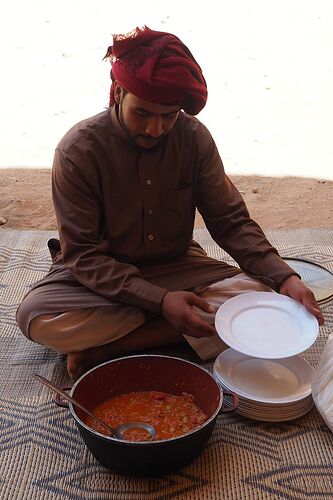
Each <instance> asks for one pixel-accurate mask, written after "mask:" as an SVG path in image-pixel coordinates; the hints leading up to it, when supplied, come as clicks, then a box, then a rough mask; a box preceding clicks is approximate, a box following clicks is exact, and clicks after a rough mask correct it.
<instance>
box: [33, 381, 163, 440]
mask: <svg viewBox="0 0 333 500" xmlns="http://www.w3.org/2000/svg"><path fill="white" fill-rule="evenodd" d="M32 376H33V377H34V378H35V379H37V380H38V381H39V382H41V383H42V384H44V385H46V386H47V387H49V389H52V390H53V391H55V392H57V393H58V394H60V396H62V397H63V398H64V399H67V401H70V402H71V403H72V404H73V405H75V406H77V408H80V409H81V410H82V411H84V413H86V414H87V415H89V417H91V418H92V419H94V420H96V422H98V423H99V424H100V425H102V426H103V427H104V428H105V429H107V430H108V432H109V433H110V434H111V435H112V436H113V437H115V438H116V439H121V440H126V437H124V435H123V434H124V432H126V431H128V430H129V429H144V430H145V431H147V432H148V434H149V435H150V438H151V439H152V438H154V437H155V436H156V430H155V429H154V427H153V426H152V425H150V424H145V423H144V422H127V423H126V424H121V425H118V427H116V428H113V427H110V426H109V425H108V424H106V423H105V422H103V420H101V419H100V418H98V417H96V415H94V414H93V413H91V412H90V411H89V410H87V409H86V408H85V407H84V406H82V404H81V403H79V402H78V401H76V400H75V399H74V398H72V396H70V395H69V394H67V392H65V391H63V390H62V389H60V387H57V386H56V385H54V384H52V382H50V381H49V380H47V379H46V378H44V377H42V376H41V375H37V374H36V373H33V375H32Z"/></svg>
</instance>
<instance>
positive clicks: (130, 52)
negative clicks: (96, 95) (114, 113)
mask: <svg viewBox="0 0 333 500" xmlns="http://www.w3.org/2000/svg"><path fill="white" fill-rule="evenodd" d="M105 57H109V58H110V59H111V64H112V68H111V79H112V85H111V91H110V106H112V105H113V104H114V96H113V91H114V88H113V82H114V80H117V81H118V83H119V84H120V85H121V86H122V87H124V88H125V89H126V90H127V91H128V92H130V93H131V94H134V95H136V96H137V97H139V98H140V99H143V100H145V101H149V102H153V103H155V104H161V105H165V106H173V105H175V106H180V108H182V109H184V111H185V112H186V113H188V114H190V115H196V114H197V113H199V111H201V110H202V109H203V107H204V106H205V104H206V101H207V86H206V81H205V79H204V76H203V74H202V71H201V68H200V66H199V65H198V63H197V62H196V60H195V59H194V57H193V55H192V54H191V52H190V51H189V49H188V48H187V47H186V45H184V44H183V43H182V42H181V40H179V38H177V37H176V36H175V35H172V34H171V33H164V32H161V31H154V30H151V29H149V28H147V27H144V28H142V29H140V28H136V29H135V30H134V31H133V32H132V33H130V34H128V35H113V45H112V47H109V48H108V51H107V53H106V56H105Z"/></svg>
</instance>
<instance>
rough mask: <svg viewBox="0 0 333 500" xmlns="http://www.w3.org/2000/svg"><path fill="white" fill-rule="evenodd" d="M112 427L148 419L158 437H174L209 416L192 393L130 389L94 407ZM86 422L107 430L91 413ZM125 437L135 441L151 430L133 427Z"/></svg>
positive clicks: (146, 421)
mask: <svg viewBox="0 0 333 500" xmlns="http://www.w3.org/2000/svg"><path fill="white" fill-rule="evenodd" d="M92 413H93V414H94V415H96V416H97V417H99V418H100V419H101V420H103V422H105V423H106V424H108V425H110V426H111V427H118V425H121V424H124V423H127V422H145V423H147V424H151V425H153V426H154V428H155V430H156V433H157V435H156V437H155V438H154V440H160V439H170V438H174V437H176V436H180V435H182V434H186V433H187V432H190V431H193V430H194V429H195V428H196V427H199V426H200V425H201V424H203V423H204V422H205V421H206V420H207V418H208V417H207V415H205V413H204V412H203V411H202V410H201V409H200V408H198V406H196V405H195V404H194V397H193V396H192V395H191V394H187V393H183V394H181V395H180V396H174V395H173V394H167V393H165V392H158V391H149V392H130V393H128V394H120V395H119V396H116V397H113V398H112V399H109V400H107V401H105V402H104V403H102V404H100V405H99V406H97V407H96V408H94V410H93V411H92ZM86 424H87V425H88V426H89V427H91V428H92V429H95V430H96V431H98V432H100V433H102V434H107V431H106V430H105V429H104V428H103V426H101V425H99V424H98V422H96V421H94V420H93V419H92V418H90V417H88V418H87V419H86ZM124 437H125V438H126V439H128V440H131V441H144V440H146V439H147V432H146V431H145V430H143V429H129V430H128V431H126V432H125V433H124Z"/></svg>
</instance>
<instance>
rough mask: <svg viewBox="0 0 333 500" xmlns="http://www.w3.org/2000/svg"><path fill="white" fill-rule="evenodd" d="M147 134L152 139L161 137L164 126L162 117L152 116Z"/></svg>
mask: <svg viewBox="0 0 333 500" xmlns="http://www.w3.org/2000/svg"><path fill="white" fill-rule="evenodd" d="M146 134H147V135H150V136H151V137H160V135H162V134H163V124H162V118H161V116H151V117H150V119H149V121H148V123H147V126H146Z"/></svg>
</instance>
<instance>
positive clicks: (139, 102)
mask: <svg viewBox="0 0 333 500" xmlns="http://www.w3.org/2000/svg"><path fill="white" fill-rule="evenodd" d="M115 101H116V102H117V103H118V104H119V120H120V123H121V125H122V126H123V127H124V129H125V130H126V131H127V133H128V134H129V136H130V137H131V139H132V140H133V141H134V142H135V143H136V144H137V145H138V146H140V147H141V148H145V149H150V148H152V147H154V146H156V145H157V144H158V142H159V141H160V140H161V139H162V138H163V137H164V136H165V135H167V134H168V133H169V132H170V130H171V129H172V127H173V126H174V124H175V122H176V120H177V118H178V114H179V111H180V108H179V106H162V105H160V104H154V103H151V102H148V101H144V100H143V99H140V98H139V97H136V96H135V95H134V94H131V93H129V92H128V93H126V94H125V95H124V91H123V89H122V88H121V87H120V86H119V85H118V84H116V86H115Z"/></svg>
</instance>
